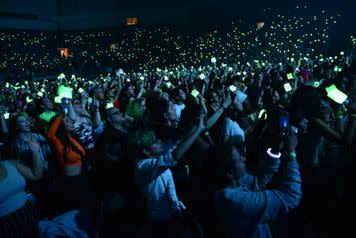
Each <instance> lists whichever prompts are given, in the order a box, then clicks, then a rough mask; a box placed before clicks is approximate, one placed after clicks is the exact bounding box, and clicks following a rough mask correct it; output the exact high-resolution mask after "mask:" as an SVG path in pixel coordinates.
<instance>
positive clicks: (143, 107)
mask: <svg viewBox="0 0 356 238" xmlns="http://www.w3.org/2000/svg"><path fill="white" fill-rule="evenodd" d="M140 107H141V111H142V112H145V111H146V101H145V100H142V101H141V103H140Z"/></svg>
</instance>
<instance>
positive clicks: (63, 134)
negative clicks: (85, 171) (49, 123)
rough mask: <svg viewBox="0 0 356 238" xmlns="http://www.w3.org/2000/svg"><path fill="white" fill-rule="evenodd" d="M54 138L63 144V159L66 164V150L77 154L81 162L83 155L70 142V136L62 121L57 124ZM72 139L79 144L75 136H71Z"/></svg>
mask: <svg viewBox="0 0 356 238" xmlns="http://www.w3.org/2000/svg"><path fill="white" fill-rule="evenodd" d="M56 136H57V138H58V139H59V140H60V141H61V142H62V143H63V158H64V162H65V163H66V162H67V155H68V148H70V149H72V150H73V151H74V152H75V153H77V154H79V155H80V156H81V158H82V160H83V159H84V154H83V153H82V152H81V151H80V150H79V149H78V148H77V147H76V146H75V145H73V143H72V142H71V141H70V136H72V135H71V134H70V133H69V132H68V131H67V130H66V129H65V128H64V123H63V119H62V122H61V124H59V127H58V129H57V132H56ZM72 137H73V139H75V140H76V141H77V142H78V143H79V144H80V140H78V139H77V138H76V137H75V135H73V136H72Z"/></svg>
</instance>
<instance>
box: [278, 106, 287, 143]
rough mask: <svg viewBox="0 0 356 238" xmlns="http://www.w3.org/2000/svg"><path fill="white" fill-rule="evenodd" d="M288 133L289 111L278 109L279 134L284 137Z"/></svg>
mask: <svg viewBox="0 0 356 238" xmlns="http://www.w3.org/2000/svg"><path fill="white" fill-rule="evenodd" d="M288 134H289V113H288V112H286V111H284V110H280V111H279V135H280V136H282V137H286V136H288Z"/></svg>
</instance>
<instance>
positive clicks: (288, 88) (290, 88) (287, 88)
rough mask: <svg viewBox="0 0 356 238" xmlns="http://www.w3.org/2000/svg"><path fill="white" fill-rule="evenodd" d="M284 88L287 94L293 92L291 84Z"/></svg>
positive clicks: (285, 85)
mask: <svg viewBox="0 0 356 238" xmlns="http://www.w3.org/2000/svg"><path fill="white" fill-rule="evenodd" d="M283 87H284V90H285V91H286V92H290V91H292V87H291V86H290V83H286V84H284V85H283Z"/></svg>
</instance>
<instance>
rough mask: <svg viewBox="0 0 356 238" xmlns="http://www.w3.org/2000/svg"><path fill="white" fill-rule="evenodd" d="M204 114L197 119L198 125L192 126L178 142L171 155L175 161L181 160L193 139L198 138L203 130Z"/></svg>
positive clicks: (204, 126)
mask: <svg viewBox="0 0 356 238" xmlns="http://www.w3.org/2000/svg"><path fill="white" fill-rule="evenodd" d="M204 120H205V116H201V117H200V120H199V125H198V126H197V127H196V128H194V129H193V130H192V131H191V132H190V133H188V135H187V137H186V138H185V139H183V140H182V141H180V142H179V144H178V145H177V148H176V149H175V150H174V151H173V157H174V159H175V160H176V161H180V160H182V158H183V156H184V154H185V153H186V152H187V151H188V150H189V148H190V147H191V146H192V144H193V143H194V141H195V140H196V139H197V138H198V136H199V134H200V133H201V132H203V131H204V130H205V128H206V125H205V124H204Z"/></svg>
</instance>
